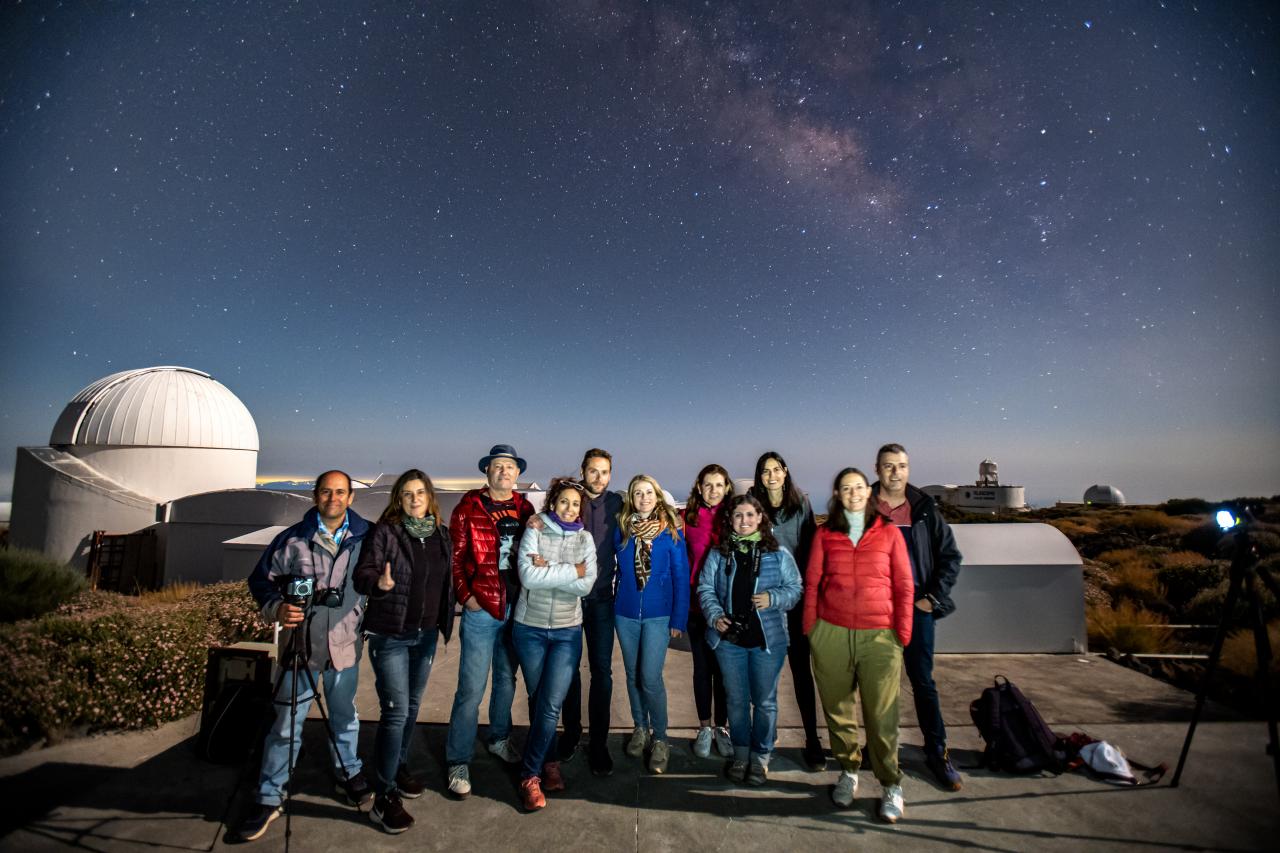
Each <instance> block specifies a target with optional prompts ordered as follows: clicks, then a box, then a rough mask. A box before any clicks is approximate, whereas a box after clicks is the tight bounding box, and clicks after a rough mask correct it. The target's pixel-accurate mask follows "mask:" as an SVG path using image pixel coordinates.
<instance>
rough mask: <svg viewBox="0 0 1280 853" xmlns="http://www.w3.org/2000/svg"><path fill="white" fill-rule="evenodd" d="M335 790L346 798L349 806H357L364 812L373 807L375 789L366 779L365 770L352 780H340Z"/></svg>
mask: <svg viewBox="0 0 1280 853" xmlns="http://www.w3.org/2000/svg"><path fill="white" fill-rule="evenodd" d="M334 790H335V791H336V792H338V793H339V794H341V795H342V796H343V797H345V798H346V801H347V805H349V806H355V807H356V808H358V809H359V810H360V811H362V812H367V811H368V810H369V809H370V808H371V807H372V806H373V789H372V788H370V787H369V782H368V780H367V779H365V778H364V771H363V770H362V771H360V772H359V773H356V775H354V776H352V777H351V778H350V779H346V780H343V779H339V780H338V782H337V784H336V785H334Z"/></svg>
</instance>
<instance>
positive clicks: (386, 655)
mask: <svg viewBox="0 0 1280 853" xmlns="http://www.w3.org/2000/svg"><path fill="white" fill-rule="evenodd" d="M367 636H368V642H369V662H370V664H372V665H373V678H374V686H375V687H376V688H377V689H378V705H379V706H380V708H381V711H382V716H381V717H380V718H379V720H378V733H377V735H376V736H375V737H374V740H373V762H374V767H375V768H376V769H377V774H376V775H375V777H374V780H373V788H374V790H375V791H377V792H378V793H379V794H385V793H387V792H388V791H394V790H395V789H396V771H397V770H398V769H400V765H401V764H407V763H409V743H410V741H411V740H412V739H413V732H414V728H415V727H416V726H417V724H418V705H419V704H420V703H421V702H422V693H423V691H425V690H426V689H427V678H428V677H430V675H431V662H432V661H433V660H435V657H436V641H437V640H438V638H439V636H440V634H439V633H438V632H437V631H436V629H435V628H431V629H430V630H426V631H424V630H422V629H418V630H417V631H410V632H409V633H407V634H401V635H399V636H387V635H383V634H369V635H367Z"/></svg>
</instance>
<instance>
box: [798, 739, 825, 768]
mask: <svg viewBox="0 0 1280 853" xmlns="http://www.w3.org/2000/svg"><path fill="white" fill-rule="evenodd" d="M803 757H804V766H805V767H808V768H809V769H810V770H811V771H813V772H814V773H817V772H819V771H822V770H826V769H827V754H826V753H825V752H823V750H822V743H821V742H820V741H819V740H818V739H817V738H812V739H809V740H806V741H805V742H804V753H803Z"/></svg>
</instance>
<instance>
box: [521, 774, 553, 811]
mask: <svg viewBox="0 0 1280 853" xmlns="http://www.w3.org/2000/svg"><path fill="white" fill-rule="evenodd" d="M520 801H521V804H522V805H523V806H524V810H525V811H527V812H536V811H537V810H538V809H545V808H546V807H547V798H546V797H544V796H542V783H541V782H540V781H538V777H537V776H530V777H529V778H528V779H522V780H521V781H520Z"/></svg>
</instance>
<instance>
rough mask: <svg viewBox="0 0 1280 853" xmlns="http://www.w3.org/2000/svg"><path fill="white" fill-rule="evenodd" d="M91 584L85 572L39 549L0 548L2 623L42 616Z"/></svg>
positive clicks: (0, 610)
mask: <svg viewBox="0 0 1280 853" xmlns="http://www.w3.org/2000/svg"><path fill="white" fill-rule="evenodd" d="M87 584H88V582H87V581H86V579H85V577H84V575H82V574H80V573H79V572H77V571H76V570H75V569H73V568H71V567H70V566H64V565H62V564H61V563H59V562H58V561H56V560H51V559H49V558H48V557H46V556H45V555H44V554H42V553H40V552H39V551H33V550H31V549H28V548H8V549H5V550H3V551H0V622H17V621H18V620H19V619H32V618H34V617H36V616H42V615H43V614H45V613H48V612H49V611H50V610H53V609H54V608H55V607H57V606H58V605H60V604H62V603H63V602H64V601H67V600H68V599H70V598H71V597H73V596H74V595H76V594H77V593H79V592H81V591H82V590H83V589H84V588H85V586H87Z"/></svg>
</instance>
